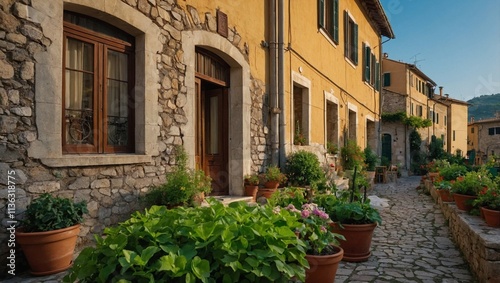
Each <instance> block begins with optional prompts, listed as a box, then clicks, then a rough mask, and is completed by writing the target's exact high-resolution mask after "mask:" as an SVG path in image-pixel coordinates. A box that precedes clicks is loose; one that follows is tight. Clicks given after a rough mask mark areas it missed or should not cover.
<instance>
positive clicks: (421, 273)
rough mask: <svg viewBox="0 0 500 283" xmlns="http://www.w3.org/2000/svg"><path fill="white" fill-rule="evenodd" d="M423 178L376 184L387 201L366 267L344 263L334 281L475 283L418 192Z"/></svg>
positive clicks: (437, 217)
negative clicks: (387, 205)
mask: <svg viewBox="0 0 500 283" xmlns="http://www.w3.org/2000/svg"><path fill="white" fill-rule="evenodd" d="M419 183H420V177H419V176H413V177H406V178H400V179H398V183H397V184H396V183H387V184H376V185H375V187H374V190H373V191H372V194H374V195H376V196H378V197H379V198H382V199H387V200H388V204H389V207H386V208H381V209H380V211H381V215H382V226H381V227H378V228H376V229H375V233H374V236H373V242H372V256H371V257H370V259H369V260H368V261H367V262H363V263H345V262H342V263H341V265H340V266H339V270H338V272H337V277H336V280H335V282H448V283H451V282H476V281H475V279H474V276H473V275H472V274H471V273H470V271H469V267H468V264H467V262H465V261H464V259H463V258H462V256H461V254H460V251H459V249H458V248H457V247H456V245H455V244H454V243H453V241H452V240H451V238H450V235H449V229H448V226H447V224H446V222H445V219H444V217H443V215H442V213H441V210H440V209H439V207H438V206H437V205H436V204H435V203H434V202H433V199H432V198H431V197H430V196H428V195H425V194H423V193H422V192H421V191H417V190H416V188H417V187H418V185H419Z"/></svg>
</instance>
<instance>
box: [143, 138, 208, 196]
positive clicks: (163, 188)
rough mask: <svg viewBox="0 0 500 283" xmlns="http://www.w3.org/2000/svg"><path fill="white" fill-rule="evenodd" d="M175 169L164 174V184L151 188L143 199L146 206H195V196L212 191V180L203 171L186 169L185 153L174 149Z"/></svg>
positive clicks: (179, 147) (178, 148)
mask: <svg viewBox="0 0 500 283" xmlns="http://www.w3.org/2000/svg"><path fill="white" fill-rule="evenodd" d="M175 160H176V167H175V168H174V170H173V171H172V172H169V173H167V174H166V180H165V183H164V184H162V185H159V186H156V187H153V188H152V189H151V190H150V191H149V192H148V193H147V194H146V195H145V196H144V198H143V200H144V202H145V203H146V204H147V205H148V206H151V205H166V206H177V205H195V204H196V203H195V196H197V195H198V194H201V193H205V194H208V193H210V192H211V191H212V180H211V179H210V177H208V176H206V175H205V172H203V170H196V169H190V168H188V167H187V153H186V151H185V150H184V148H183V147H182V146H178V147H176V156H175Z"/></svg>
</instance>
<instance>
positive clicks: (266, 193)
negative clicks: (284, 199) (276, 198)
mask: <svg viewBox="0 0 500 283" xmlns="http://www.w3.org/2000/svg"><path fill="white" fill-rule="evenodd" d="M276 190H277V188H259V196H262V197H265V198H271V196H272V194H274V192H276Z"/></svg>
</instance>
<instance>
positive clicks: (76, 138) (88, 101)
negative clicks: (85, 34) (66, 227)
mask: <svg viewBox="0 0 500 283" xmlns="http://www.w3.org/2000/svg"><path fill="white" fill-rule="evenodd" d="M93 62H94V46H93V45H92V44H88V43H84V42H82V41H79V40H76V39H70V38H68V39H67V41H66V71H65V94H64V99H65V111H64V113H65V120H66V129H65V135H66V143H67V144H92V143H93V134H92V128H93V118H94V109H93V93H94V74H93V73H92V71H93V69H94V67H93Z"/></svg>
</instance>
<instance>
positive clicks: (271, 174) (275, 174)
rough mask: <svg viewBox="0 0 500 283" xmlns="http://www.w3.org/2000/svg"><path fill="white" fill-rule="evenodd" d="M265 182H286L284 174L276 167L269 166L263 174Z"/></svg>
mask: <svg viewBox="0 0 500 283" xmlns="http://www.w3.org/2000/svg"><path fill="white" fill-rule="evenodd" d="M264 176H265V178H266V181H275V182H278V183H284V182H285V181H286V176H285V174H283V173H281V170H280V168H279V167H277V166H276V165H269V166H268V167H267V169H266V173H265V175H264Z"/></svg>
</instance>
